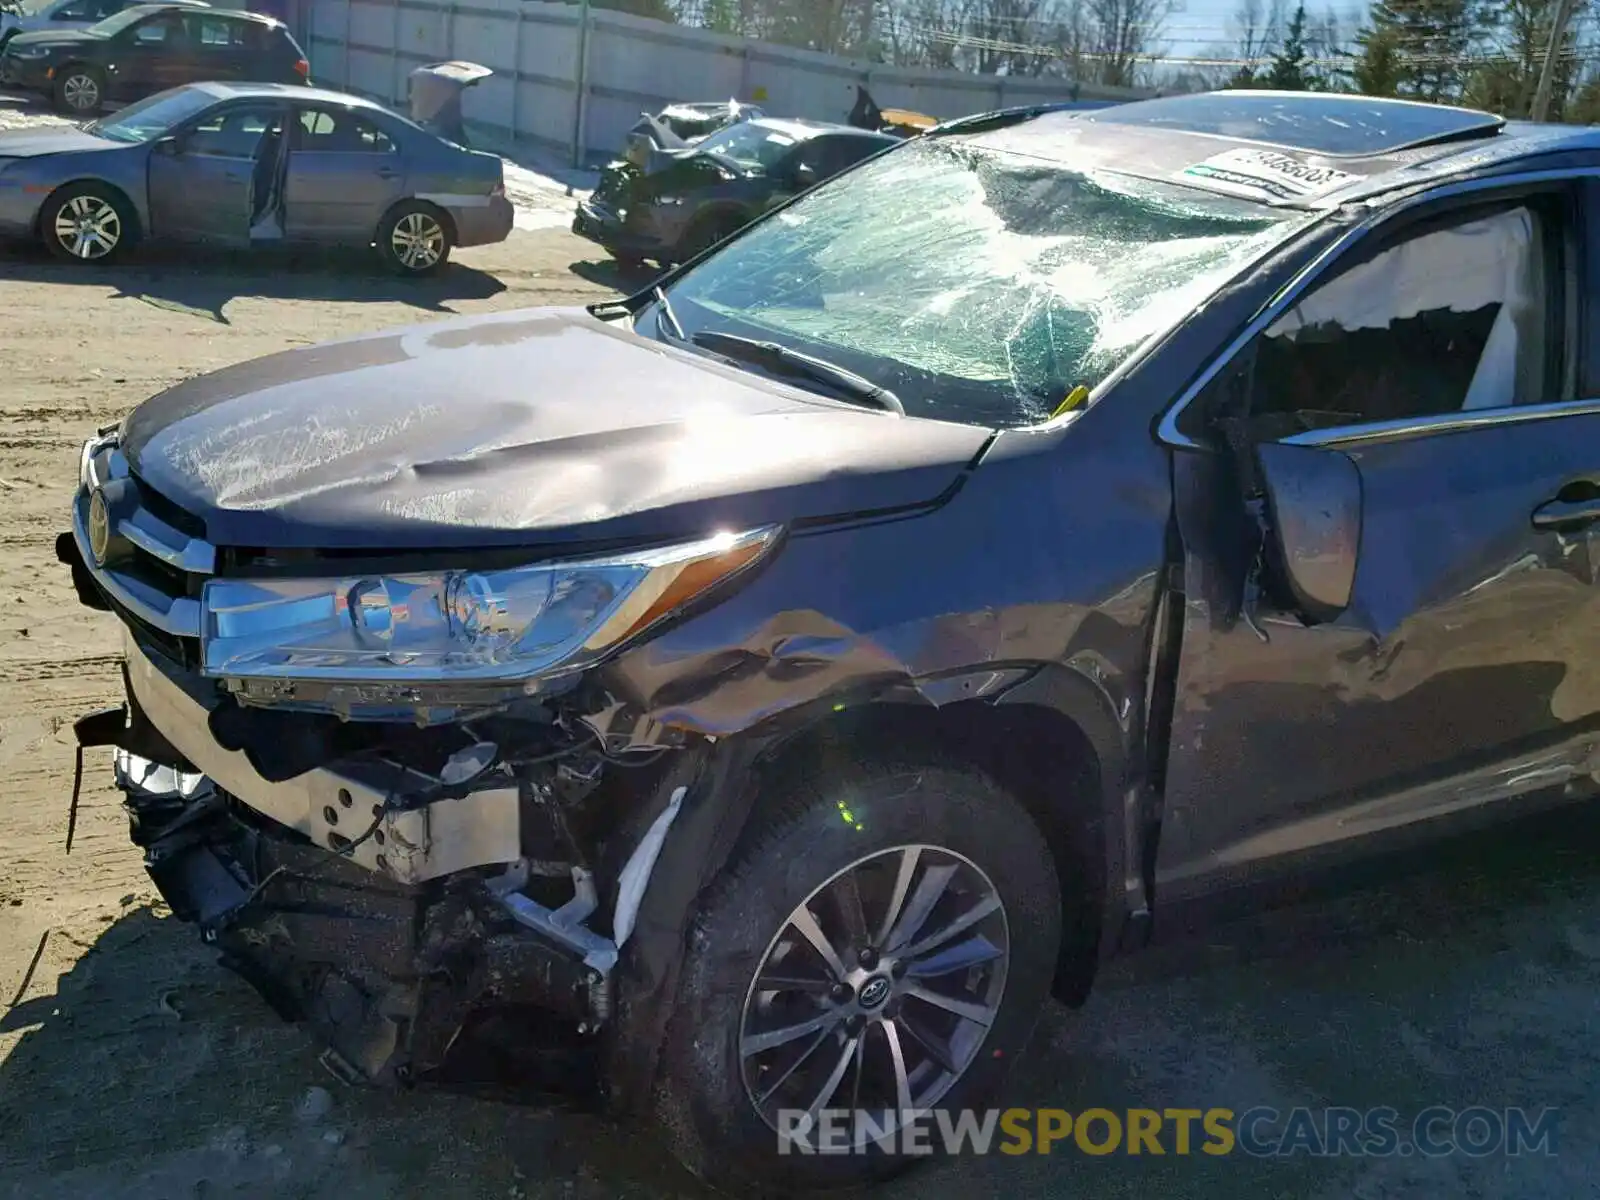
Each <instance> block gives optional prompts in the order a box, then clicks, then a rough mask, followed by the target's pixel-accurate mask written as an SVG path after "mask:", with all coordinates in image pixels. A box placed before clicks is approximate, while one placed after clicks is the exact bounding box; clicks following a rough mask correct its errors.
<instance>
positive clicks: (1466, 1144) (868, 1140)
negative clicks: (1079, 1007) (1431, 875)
mask: <svg viewBox="0 0 1600 1200" xmlns="http://www.w3.org/2000/svg"><path fill="white" fill-rule="evenodd" d="M1557 1118H1558V1110H1556V1109H1554V1108H1538V1109H1534V1108H1487V1107H1482V1106H1477V1107H1470V1108H1449V1107H1445V1106H1443V1105H1435V1106H1432V1107H1428V1108H1424V1109H1421V1110H1419V1111H1417V1112H1415V1113H1410V1114H1403V1113H1401V1112H1400V1111H1399V1110H1398V1109H1394V1108H1367V1109H1358V1108H1341V1107H1332V1108H1290V1109H1276V1108H1268V1107H1256V1108H1249V1109H1243V1110H1239V1111H1235V1110H1234V1109H1231V1108H1205V1109H1201V1108H1159V1109H1158V1108H1128V1109H1120V1110H1112V1109H1109V1108H1085V1109H1080V1110H1077V1111H1069V1110H1067V1109H1064V1108H1008V1109H1004V1110H1001V1109H983V1110H974V1109H963V1110H959V1111H952V1110H948V1109H935V1110H933V1111H931V1112H922V1111H910V1112H906V1113H904V1114H901V1113H897V1112H894V1111H893V1110H885V1111H881V1112H878V1111H867V1110H861V1109H855V1110H851V1109H823V1110H821V1111H820V1112H818V1113H816V1114H814V1115H813V1114H811V1113H808V1112H806V1111H805V1110H804V1109H781V1110H779V1112H778V1150H779V1153H781V1154H861V1153H873V1152H883V1151H887V1152H889V1153H893V1154H901V1155H918V1154H947V1155H961V1154H995V1153H999V1154H1011V1155H1018V1154H1051V1153H1058V1152H1066V1153H1078V1154H1088V1155H1110V1154H1128V1155H1179V1156H1182V1155H1193V1154H1204V1155H1210V1156H1213V1157H1220V1156H1222V1155H1238V1154H1245V1155H1249V1156H1252V1157H1255V1158H1283V1157H1296V1156H1301V1157H1309V1158H1342V1157H1385V1156H1390V1155H1400V1156H1408V1155H1422V1156H1425V1157H1430V1158H1438V1157H1443V1156H1446V1155H1452V1154H1463V1155H1467V1156H1469V1157H1473V1158H1485V1157H1488V1156H1491V1155H1502V1156H1506V1157H1523V1156H1529V1155H1545V1156H1550V1155H1554V1154H1555V1153H1556V1140H1557V1139H1556V1132H1557V1131H1556V1126H1557Z"/></svg>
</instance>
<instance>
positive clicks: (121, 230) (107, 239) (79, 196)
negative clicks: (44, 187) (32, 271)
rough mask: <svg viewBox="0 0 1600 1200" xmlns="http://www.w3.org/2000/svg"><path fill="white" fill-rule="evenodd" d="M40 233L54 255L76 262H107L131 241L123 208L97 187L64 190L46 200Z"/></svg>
mask: <svg viewBox="0 0 1600 1200" xmlns="http://www.w3.org/2000/svg"><path fill="white" fill-rule="evenodd" d="M39 232H40V233H41V234H42V235H43V237H44V242H45V246H46V247H47V248H48V249H49V250H50V252H51V253H52V254H54V255H56V256H57V257H58V258H65V259H70V260H72V261H73V262H104V261H106V260H108V259H110V258H112V257H114V256H116V255H117V254H118V253H119V252H120V251H121V250H123V249H124V248H125V247H126V245H127V244H128V242H129V241H131V240H132V239H131V236H130V235H131V233H132V230H131V229H130V227H129V222H128V218H127V217H126V216H125V214H124V212H123V207H122V205H121V204H120V203H119V202H118V200H117V197H116V196H115V195H114V194H113V193H112V192H110V191H109V190H108V189H106V188H104V187H101V186H99V185H97V184H83V185H80V186H77V187H73V188H70V189H64V190H62V191H60V192H57V193H56V194H55V195H54V196H52V197H51V198H50V199H49V200H47V201H46V202H45V206H44V210H43V211H42V212H41V213H40V214H39Z"/></svg>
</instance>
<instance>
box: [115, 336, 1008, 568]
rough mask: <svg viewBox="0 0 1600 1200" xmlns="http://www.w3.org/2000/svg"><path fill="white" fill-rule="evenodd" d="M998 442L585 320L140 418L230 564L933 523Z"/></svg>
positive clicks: (219, 388) (158, 456) (145, 445)
mask: <svg viewBox="0 0 1600 1200" xmlns="http://www.w3.org/2000/svg"><path fill="white" fill-rule="evenodd" d="M989 437H990V434H989V431H988V430H984V429H979V428H975V427H971V426H966V425H956V424H948V423H944V422H938V421H927V420H918V419H914V418H897V417H893V416H889V415H886V414H884V413H881V412H878V411H875V410H869V409H862V408H857V407H855V406H853V405H848V404H845V403H842V402H836V401H833V400H831V399H828V398H825V397H820V396H814V395H812V394H810V393H807V392H803V391H799V390H797V389H795V388H791V387H788V386H786V385H784V384H781V383H778V382H775V381H770V380H767V379H765V378H764V377H762V376H760V375H756V374H753V373H749V372H745V371H741V370H738V369H736V368H733V367H728V366H725V365H723V364H721V363H719V362H716V361H714V360H712V359H708V358H705V357H703V356H700V355H696V354H692V353H689V352H687V351H682V350H678V349H675V348H672V347H669V346H665V345H663V344H660V343H658V342H655V341H650V340H646V339H644V338H642V337H639V336H636V335H634V334H632V333H630V332H628V331H627V330H626V329H623V328H619V327H617V326H616V325H610V324H607V323H604V322H601V321H599V320H597V319H596V318H594V317H592V316H590V315H589V314H588V313H587V312H585V311H584V310H582V309H534V310H524V311H520V312H508V313H497V314H494V315H491V316H480V317H466V318H458V319H453V320H445V321H440V322H436V323H432V324H427V325H420V326H414V327H411V328H408V329H400V330H391V331H385V332H382V333H378V334H372V335H368V336H364V337H358V338H351V339H347V340H343V341H338V342H331V343H327V344H324V345H320V346H314V347H310V348H307V349H303V350H291V351H287V352H285V353H282V354H274V355H270V356H268V357H266V358H261V359H256V360H254V361H251V362H245V363H241V364H239V365H237V366H234V367H228V368H226V369H224V370H221V371H217V372H215V373H213V374H210V375H204V376H201V377H199V378H196V379H191V380H189V381H187V382H185V383H182V384H179V385H178V386H176V387H174V388H171V389H169V390H168V391H166V392H163V393H161V394H160V395H158V396H155V397H153V398H152V399H150V400H148V401H146V402H145V403H144V404H142V405H141V406H140V407H139V408H138V409H136V410H135V411H134V412H133V414H132V415H131V416H130V417H129V418H128V419H127V421H126V422H125V423H124V425H123V448H124V452H125V453H126V455H127V457H128V461H129V463H130V465H131V466H132V468H133V470H134V472H135V473H136V474H137V475H138V476H139V477H140V478H141V479H142V480H143V481H144V482H145V483H146V484H147V485H149V486H150V487H151V488H153V489H154V490H155V491H157V492H159V493H161V495H163V496H164V497H165V498H166V499H167V500H169V501H171V502H172V503H174V504H176V505H178V506H179V507H181V508H183V509H184V510H185V511H187V512H189V513H190V514H192V515H193V516H195V517H198V518H199V519H200V520H201V521H203V522H204V524H205V528H206V536H207V537H208V538H209V539H210V540H211V541H212V542H213V543H215V544H217V545H222V546H250V547H264V548H275V549H290V548H313V547H321V548H328V549H334V548H342V549H367V550H396V551H406V550H427V549H446V548H475V547H485V548H487V547H493V546H512V545H522V546H541V545H550V544H560V543H568V544H571V543H594V542H612V541H617V542H624V541H632V540H654V539H664V538H673V537H679V536H695V535H699V534H703V533H706V532H712V531H715V530H717V529H723V528H744V527H749V526H754V525H758V524H765V523H768V522H774V521H798V520H806V519H816V518H824V517H831V516H838V515H842V514H866V513H871V512H877V511H883V510H894V509H901V508H907V507H915V506H918V505H924V504H928V503H930V502H932V501H935V500H937V499H938V498H940V497H941V496H942V495H943V494H944V493H946V492H947V491H949V490H950V489H951V488H952V486H953V485H954V484H956V483H957V482H958V480H959V479H960V478H961V475H962V473H963V471H964V469H965V468H966V467H967V466H968V465H969V464H970V463H971V462H972V461H973V459H974V458H975V456H976V455H977V454H978V452H979V451H980V450H982V448H983V447H984V445H985V444H986V443H987V442H988V440H989Z"/></svg>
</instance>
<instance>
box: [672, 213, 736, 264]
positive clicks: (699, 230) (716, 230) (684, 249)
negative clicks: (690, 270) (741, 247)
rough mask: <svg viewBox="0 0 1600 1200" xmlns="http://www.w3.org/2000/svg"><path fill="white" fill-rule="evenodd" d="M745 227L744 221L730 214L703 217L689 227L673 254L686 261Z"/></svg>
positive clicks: (679, 260)
mask: <svg viewBox="0 0 1600 1200" xmlns="http://www.w3.org/2000/svg"><path fill="white" fill-rule="evenodd" d="M741 228H743V223H742V222H741V221H740V220H739V219H738V218H737V217H733V216H728V215H720V216H710V217H702V218H701V219H700V220H698V221H696V222H695V223H694V224H693V225H692V226H690V227H689V232H688V233H686V234H684V235H683V241H682V242H680V243H679V245H678V249H677V252H676V253H675V254H674V255H673V256H672V257H673V259H674V260H675V261H677V262H680V263H686V262H688V261H689V260H690V259H691V258H696V257H698V256H699V255H701V254H704V253H705V252H706V251H707V250H710V249H711V248H712V247H713V246H717V245H720V244H721V243H722V242H725V241H727V239H728V238H729V237H731V236H732V235H733V234H735V233H738V232H739V230H740V229H741Z"/></svg>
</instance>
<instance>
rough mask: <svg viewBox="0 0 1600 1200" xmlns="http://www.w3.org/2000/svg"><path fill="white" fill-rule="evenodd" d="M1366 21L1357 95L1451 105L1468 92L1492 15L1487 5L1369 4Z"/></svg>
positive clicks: (1449, 0)
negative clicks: (1477, 52) (1475, 56)
mask: <svg viewBox="0 0 1600 1200" xmlns="http://www.w3.org/2000/svg"><path fill="white" fill-rule="evenodd" d="M1368 21H1369V24H1368V27H1367V28H1366V29H1364V30H1363V31H1362V32H1361V33H1360V34H1359V35H1358V36H1357V38H1356V43H1357V45H1359V46H1360V47H1361V61H1360V62H1358V63H1357V65H1356V78H1357V83H1358V86H1360V87H1361V90H1362V91H1364V92H1370V93H1371V94H1374V95H1396V96H1404V97H1408V98H1410V99H1413V100H1431V101H1434V102H1449V101H1452V100H1455V99H1458V98H1459V97H1460V96H1461V94H1462V93H1463V91H1464V90H1465V89H1466V85H1467V81H1468V76H1469V75H1470V73H1471V66H1472V59H1473V51H1474V49H1475V48H1476V47H1477V46H1478V44H1479V43H1480V42H1481V41H1482V40H1483V39H1484V37H1485V36H1486V34H1487V33H1488V32H1489V29H1490V28H1491V26H1492V22H1493V10H1492V9H1490V8H1489V7H1488V6H1487V4H1486V2H1485V0H1373V5H1372V10H1371V13H1370V15H1369V18H1368ZM1363 76H1365V77H1366V78H1367V80H1368V81H1369V83H1370V86H1369V83H1363V82H1362V79H1363Z"/></svg>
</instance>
